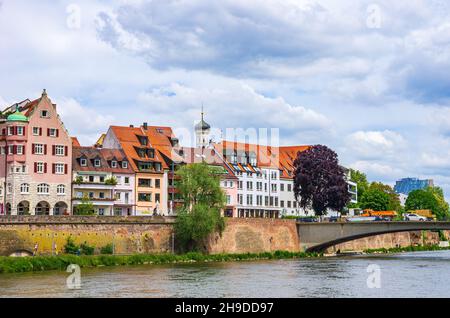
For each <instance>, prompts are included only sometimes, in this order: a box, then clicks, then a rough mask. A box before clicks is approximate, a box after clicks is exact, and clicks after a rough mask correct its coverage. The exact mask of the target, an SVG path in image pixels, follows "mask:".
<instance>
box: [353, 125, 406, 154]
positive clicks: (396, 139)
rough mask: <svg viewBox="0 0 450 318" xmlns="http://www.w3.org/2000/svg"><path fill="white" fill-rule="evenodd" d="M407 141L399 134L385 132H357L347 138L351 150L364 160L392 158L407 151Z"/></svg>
mask: <svg viewBox="0 0 450 318" xmlns="http://www.w3.org/2000/svg"><path fill="white" fill-rule="evenodd" d="M405 143H406V141H405V139H404V138H403V137H402V135H400V134H399V133H396V132H393V131H389V130H385V131H357V132H355V133H353V134H351V135H350V136H349V137H348V138H347V146H348V148H349V149H351V150H352V151H354V152H355V153H357V154H358V155H359V156H361V157H363V158H369V159H382V158H392V156H395V155H397V154H400V153H401V152H402V151H403V149H405V146H406V145H405Z"/></svg>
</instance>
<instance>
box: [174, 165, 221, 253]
mask: <svg viewBox="0 0 450 318" xmlns="http://www.w3.org/2000/svg"><path fill="white" fill-rule="evenodd" d="M222 173H223V171H221V170H219V169H217V167H211V166H209V165H207V164H205V163H200V164H191V165H186V166H183V167H181V168H179V169H178V171H177V175H178V176H179V181H178V182H177V189H178V192H179V196H180V198H181V199H182V200H183V206H182V207H181V208H180V209H179V210H178V211H177V215H178V217H177V221H176V223H175V235H176V237H177V240H178V241H179V242H180V243H181V245H182V247H183V248H187V249H190V250H192V249H202V243H203V242H204V240H205V239H206V238H207V237H208V236H209V235H210V234H211V233H213V232H220V233H221V232H222V231H223V229H224V228H225V221H224V219H223V217H222V216H221V211H222V209H223V208H224V206H225V203H226V198H225V193H224V192H223V190H222V189H221V187H220V175H221V174H222Z"/></svg>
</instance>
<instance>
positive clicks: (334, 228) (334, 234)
mask: <svg viewBox="0 0 450 318" xmlns="http://www.w3.org/2000/svg"><path fill="white" fill-rule="evenodd" d="M420 230H429V231H434V230H450V222H411V221H408V222H406V221H405V222H342V223H341V222H338V223H325V222H322V223H302V222H297V231H298V235H299V239H300V250H303V251H308V252H320V251H324V250H325V249H327V248H329V247H331V246H333V245H336V244H340V243H345V242H349V241H352V240H356V239H360V238H363V237H369V236H375V235H380V234H387V233H396V232H412V231H420Z"/></svg>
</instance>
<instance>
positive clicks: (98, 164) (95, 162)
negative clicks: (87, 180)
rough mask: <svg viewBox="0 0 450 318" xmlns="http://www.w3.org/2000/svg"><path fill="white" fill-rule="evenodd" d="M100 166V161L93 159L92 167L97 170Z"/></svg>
mask: <svg viewBox="0 0 450 318" xmlns="http://www.w3.org/2000/svg"><path fill="white" fill-rule="evenodd" d="M100 166H101V162H100V159H98V158H97V159H94V167H97V168H99V167H100Z"/></svg>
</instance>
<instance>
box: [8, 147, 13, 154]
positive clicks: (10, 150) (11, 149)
mask: <svg viewBox="0 0 450 318" xmlns="http://www.w3.org/2000/svg"><path fill="white" fill-rule="evenodd" d="M13 154H14V146H13V145H9V146H8V155H13Z"/></svg>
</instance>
